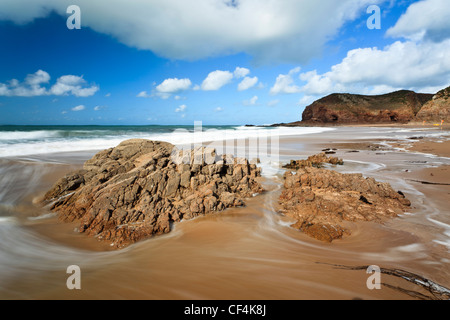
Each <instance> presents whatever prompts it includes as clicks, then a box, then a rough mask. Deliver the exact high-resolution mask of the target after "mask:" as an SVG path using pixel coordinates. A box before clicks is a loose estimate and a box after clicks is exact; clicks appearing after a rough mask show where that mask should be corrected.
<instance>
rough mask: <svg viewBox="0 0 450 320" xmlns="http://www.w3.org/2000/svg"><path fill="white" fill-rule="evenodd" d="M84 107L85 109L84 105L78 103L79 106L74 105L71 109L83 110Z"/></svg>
mask: <svg viewBox="0 0 450 320" xmlns="http://www.w3.org/2000/svg"><path fill="white" fill-rule="evenodd" d="M85 109H86V107H85V106H83V105H79V106H76V107H74V108H72V111H83V110H85Z"/></svg>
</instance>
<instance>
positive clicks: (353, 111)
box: [302, 90, 433, 124]
mask: <svg viewBox="0 0 450 320" xmlns="http://www.w3.org/2000/svg"><path fill="white" fill-rule="evenodd" d="M432 97H433V95H431V94H418V93H415V92H413V91H407V90H402V91H396V92H392V93H389V94H385V95H378V96H365V95H355V94H341V93H335V94H331V95H329V96H327V97H324V98H322V99H320V100H317V101H315V102H314V103H313V104H311V105H310V106H308V107H306V109H305V111H304V112H303V117H302V123H303V124H365V123H407V122H409V121H411V120H414V118H415V116H416V115H417V113H418V112H419V111H420V109H421V108H422V106H423V105H424V104H425V103H426V102H428V101H429V100H431V98H432Z"/></svg>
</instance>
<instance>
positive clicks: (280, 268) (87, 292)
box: [0, 127, 450, 300]
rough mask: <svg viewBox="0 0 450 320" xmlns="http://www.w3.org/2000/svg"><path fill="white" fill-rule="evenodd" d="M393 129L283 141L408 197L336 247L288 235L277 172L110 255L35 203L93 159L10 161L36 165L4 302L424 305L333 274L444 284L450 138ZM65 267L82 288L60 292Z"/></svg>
mask: <svg viewBox="0 0 450 320" xmlns="http://www.w3.org/2000/svg"><path fill="white" fill-rule="evenodd" d="M408 128H409V129H411V127H408ZM399 130H401V128H395V127H394V128H393V127H341V128H336V130H333V131H329V132H324V133H321V134H317V135H302V136H286V137H281V138H280V162H281V163H287V162H288V161H289V160H291V159H303V158H306V157H307V156H309V155H312V154H316V153H319V152H321V151H322V150H323V149H326V148H334V149H337V150H336V151H335V152H336V154H335V156H337V157H339V158H342V159H343V160H344V161H345V164H344V165H343V166H341V167H333V168H331V169H333V170H338V171H340V172H344V173H345V172H361V173H363V174H364V175H365V176H367V177H374V178H375V179H377V180H379V181H383V182H389V183H390V184H391V185H392V186H393V188H395V189H396V190H401V191H402V192H403V193H404V194H405V195H406V197H407V198H408V199H410V200H411V202H412V206H411V212H408V213H406V214H404V215H401V216H399V217H398V218H395V219H392V220H391V221H389V222H387V223H385V224H383V225H382V224H378V223H370V222H365V223H351V224H349V227H350V228H351V230H352V234H351V235H350V236H346V237H344V238H343V239H342V240H337V241H334V242H333V243H323V242H321V241H318V240H315V239H312V238H310V237H308V236H306V235H305V234H302V233H301V232H299V231H298V230H295V229H293V228H291V227H290V224H291V223H292V221H290V220H289V219H287V218H286V217H284V216H282V215H280V214H278V213H277V206H278V196H279V195H280V193H281V188H282V178H281V176H282V175H281V174H280V173H278V174H275V175H271V176H269V177H264V180H263V185H264V187H265V189H266V190H267V191H266V192H265V193H263V194H261V195H258V196H256V197H253V198H252V199H249V200H248V201H247V202H246V206H245V207H243V208H233V209H227V210H226V211H224V212H222V213H218V214H212V215H208V216H203V217H199V218H196V219H194V220H189V221H182V222H181V223H178V224H176V225H174V229H173V231H171V232H170V233H169V234H167V235H164V236H159V237H154V238H151V239H148V240H145V241H141V242H139V243H137V244H134V245H132V246H130V247H127V248H125V249H123V250H113V249H112V248H110V247H109V246H107V245H106V244H105V243H102V242H99V241H97V240H96V239H95V238H89V237H86V236H84V235H83V234H79V233H76V232H74V228H75V224H65V223H61V222H59V221H58V219H57V218H56V217H54V216H51V215H50V216H49V215H48V214H49V211H48V209H46V208H38V207H37V206H36V204H35V203H34V202H35V200H36V199H37V198H39V197H40V196H42V194H43V193H45V191H46V190H48V189H49V188H50V187H51V186H52V185H53V184H54V183H55V182H56V181H57V180H58V179H59V178H60V177H61V176H63V175H64V173H66V172H69V171H71V170H74V169H76V168H79V167H80V166H81V165H82V163H83V160H84V159H85V160H87V159H89V158H90V156H92V155H93V154H94V152H93V151H92V152H87V153H83V154H79V157H73V154H72V155H64V154H60V155H58V156H57V157H56V158H58V157H59V160H61V159H64V160H63V161H59V162H58V163H53V164H52V163H50V162H49V161H42V159H40V161H35V160H36V159H30V158H28V159H27V160H23V159H22V160H19V159H11V160H8V161H10V165H11V162H13V163H14V164H15V165H19V164H20V165H21V166H23V167H30V166H37V169H36V170H37V171H39V172H42V175H40V176H39V179H38V181H37V182H36V183H35V184H34V185H33V187H32V188H30V189H29V190H26V192H25V193H26V194H24V196H23V199H22V200H21V205H20V206H16V207H14V208H13V209H11V210H15V211H16V212H17V214H16V216H17V217H19V219H18V222H16V224H15V228H13V227H11V232H10V235H11V239H10V240H11V241H13V240H14V241H17V243H16V244H17V245H21V244H22V243H27V244H28V245H29V244H32V245H31V246H30V247H29V248H28V251H24V252H18V253H17V252H16V253H15V252H13V251H14V250H13V249H11V250H10V251H8V250H6V249H5V251H8V253H9V254H10V257H11V261H9V262H10V265H9V266H10V267H11V268H17V273H16V276H14V277H8V278H7V279H2V288H1V289H0V298H2V299H16V298H19V299H21V298H25V299H168V300H178V299H219V300H222V299H233V300H234V299H266V300H271V299H274V300H315V299H327V300H349V299H369V300H372V299H374V300H376V299H383V300H384V299H386V300H409V299H419V298H420V297H422V298H423V297H425V296H426V297H430V298H431V297H432V296H431V294H430V293H429V292H427V291H426V290H425V289H423V288H421V287H420V286H418V285H415V284H413V283H410V282H408V281H405V280H403V279H400V278H398V277H394V276H391V275H386V274H383V275H382V276H381V277H382V283H384V284H387V285H383V286H382V289H381V290H369V289H368V287H367V285H366V281H367V279H368V277H369V275H368V274H367V273H366V271H365V270H348V269H343V268H337V267H336V266H337V265H344V266H349V267H357V266H369V265H377V266H379V267H382V268H393V269H401V270H405V271H409V272H412V273H414V274H417V275H420V276H423V277H425V278H427V279H429V280H432V281H434V282H436V283H438V284H440V285H442V286H444V287H446V288H450V267H449V266H450V253H449V251H450V234H449V232H450V212H449V210H448V202H449V200H450V185H449V184H450V158H449V157H450V153H449V150H450V139H449V138H450V132H449V131H447V130H440V129H436V128H428V129H426V130H425V129H424V128H421V127H417V128H415V129H413V130H410V131H407V132H406V133H401V134H402V137H399V133H398V132H399ZM424 130H425V131H424ZM424 132H425V134H426V136H427V137H423V133H424ZM430 133H431V134H430ZM421 136H422V138H419V137H421ZM46 157H47V158H48V157H55V155H47V156H46ZM47 160H48V159H47ZM5 161H6V160H5ZM20 168H22V167H17V168H15V170H21V169H20ZM43 168H45V170H43ZM42 215H44V218H42ZM39 216H41V218H38V219H36V217H39ZM13 246H14V245H13ZM14 263H15V264H14ZM69 265H79V266H80V268H81V270H82V290H76V291H71V290H68V289H67V287H66V279H67V277H68V275H67V273H66V268H67V266H69ZM18 266H19V267H18Z"/></svg>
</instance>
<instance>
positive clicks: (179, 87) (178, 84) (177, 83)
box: [156, 78, 192, 93]
mask: <svg viewBox="0 0 450 320" xmlns="http://www.w3.org/2000/svg"><path fill="white" fill-rule="evenodd" d="M191 85H192V82H191V80H189V79H177V78H173V79H166V80H164V81H163V82H162V83H161V84H160V85H158V86H157V87H156V90H157V91H158V92H161V93H177V92H180V91H185V90H188V89H189V88H190V87H191Z"/></svg>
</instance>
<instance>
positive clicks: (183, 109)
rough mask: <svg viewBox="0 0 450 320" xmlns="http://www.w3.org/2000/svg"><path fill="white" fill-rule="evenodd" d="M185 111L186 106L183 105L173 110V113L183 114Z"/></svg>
mask: <svg viewBox="0 0 450 320" xmlns="http://www.w3.org/2000/svg"><path fill="white" fill-rule="evenodd" d="M186 109H187V106H186V105H185V104H183V105H181V106H179V107H178V108H176V109H175V112H177V113H179V112H184V111H185V110H186Z"/></svg>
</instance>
